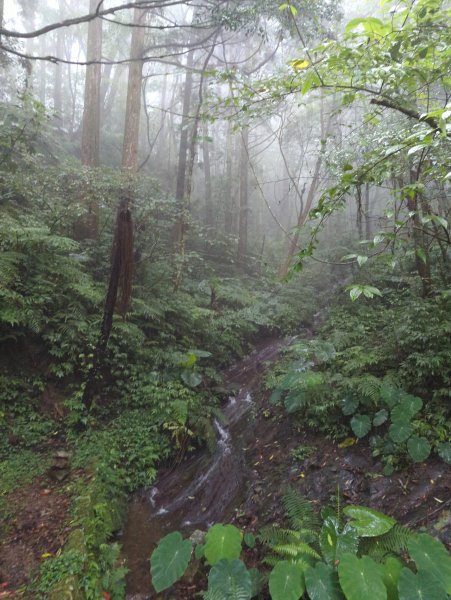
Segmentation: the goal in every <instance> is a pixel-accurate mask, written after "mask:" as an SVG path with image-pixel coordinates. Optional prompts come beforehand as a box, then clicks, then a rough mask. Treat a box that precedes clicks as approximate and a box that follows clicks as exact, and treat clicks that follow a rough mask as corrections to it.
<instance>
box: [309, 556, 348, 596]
mask: <svg viewBox="0 0 451 600" xmlns="http://www.w3.org/2000/svg"><path fill="white" fill-rule="evenodd" d="M305 585H306V588H307V593H308V597H309V598H310V599H311V600H342V599H343V594H342V593H341V589H340V585H339V581H338V575H337V572H336V570H334V568H333V567H331V566H329V565H326V564H324V563H321V562H318V563H316V565H315V566H314V567H310V568H309V569H307V570H306V572H305Z"/></svg>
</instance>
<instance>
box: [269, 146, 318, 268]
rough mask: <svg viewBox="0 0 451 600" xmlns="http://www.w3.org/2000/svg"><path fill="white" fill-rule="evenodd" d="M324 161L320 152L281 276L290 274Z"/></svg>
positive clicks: (282, 266)
mask: <svg viewBox="0 0 451 600" xmlns="http://www.w3.org/2000/svg"><path fill="white" fill-rule="evenodd" d="M322 162H323V155H322V153H320V154H319V155H318V158H317V159H316V164H315V171H314V173H313V178H312V182H311V184H310V188H309V191H308V195H307V200H306V202H305V206H304V209H303V210H301V211H300V212H299V216H298V222H297V225H296V232H295V234H294V236H293V237H292V239H291V242H290V245H289V248H288V252H287V255H286V256H285V260H284V261H283V263H282V265H281V267H280V270H279V276H280V277H281V278H284V277H286V276H287V274H288V270H289V268H290V265H291V261H292V260H293V256H294V253H295V252H296V250H297V247H298V243H299V236H300V233H301V231H300V230H301V227H302V226H303V225H304V224H305V222H306V221H307V218H308V215H309V212H310V209H311V208H312V204H313V199H314V197H315V193H316V190H317V188H318V184H319V174H320V171H321V164H322Z"/></svg>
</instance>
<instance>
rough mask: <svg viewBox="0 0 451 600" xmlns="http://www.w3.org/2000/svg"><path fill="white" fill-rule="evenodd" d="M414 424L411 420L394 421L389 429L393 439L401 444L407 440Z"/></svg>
mask: <svg viewBox="0 0 451 600" xmlns="http://www.w3.org/2000/svg"><path fill="white" fill-rule="evenodd" d="M412 431H413V429H412V425H411V423H410V421H393V423H392V424H391V425H390V429H389V431H388V433H389V435H390V437H391V439H392V440H393V441H394V442H396V443H398V444H400V443H401V442H405V441H406V440H407V439H408V438H409V437H410V436H411V435H412Z"/></svg>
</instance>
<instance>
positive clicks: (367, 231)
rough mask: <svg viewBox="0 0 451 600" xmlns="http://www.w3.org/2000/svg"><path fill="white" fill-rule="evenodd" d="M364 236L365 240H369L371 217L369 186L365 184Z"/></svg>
mask: <svg viewBox="0 0 451 600" xmlns="http://www.w3.org/2000/svg"><path fill="white" fill-rule="evenodd" d="M365 236H366V239H367V240H369V239H371V236H372V229H371V215H370V184H369V183H366V184H365Z"/></svg>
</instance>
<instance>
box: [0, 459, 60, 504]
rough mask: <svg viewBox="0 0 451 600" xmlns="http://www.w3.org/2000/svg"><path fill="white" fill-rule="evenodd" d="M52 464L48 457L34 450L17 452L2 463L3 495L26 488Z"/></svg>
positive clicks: (0, 469) (0, 468)
mask: <svg viewBox="0 0 451 600" xmlns="http://www.w3.org/2000/svg"><path fill="white" fill-rule="evenodd" d="M49 464H50V461H49V458H48V456H46V455H44V454H40V453H36V452H34V451H32V450H26V449H22V450H17V451H16V452H13V453H10V454H9V456H8V457H6V458H4V459H3V460H2V461H1V462H0V483H1V485H0V488H1V493H2V495H6V494H8V493H9V492H12V491H13V490H15V489H16V488H18V487H21V486H25V485H26V484H27V483H29V482H30V481H31V480H32V479H33V478H34V477H37V476H39V475H42V474H43V473H45V471H46V470H47V469H48V467H49Z"/></svg>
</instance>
